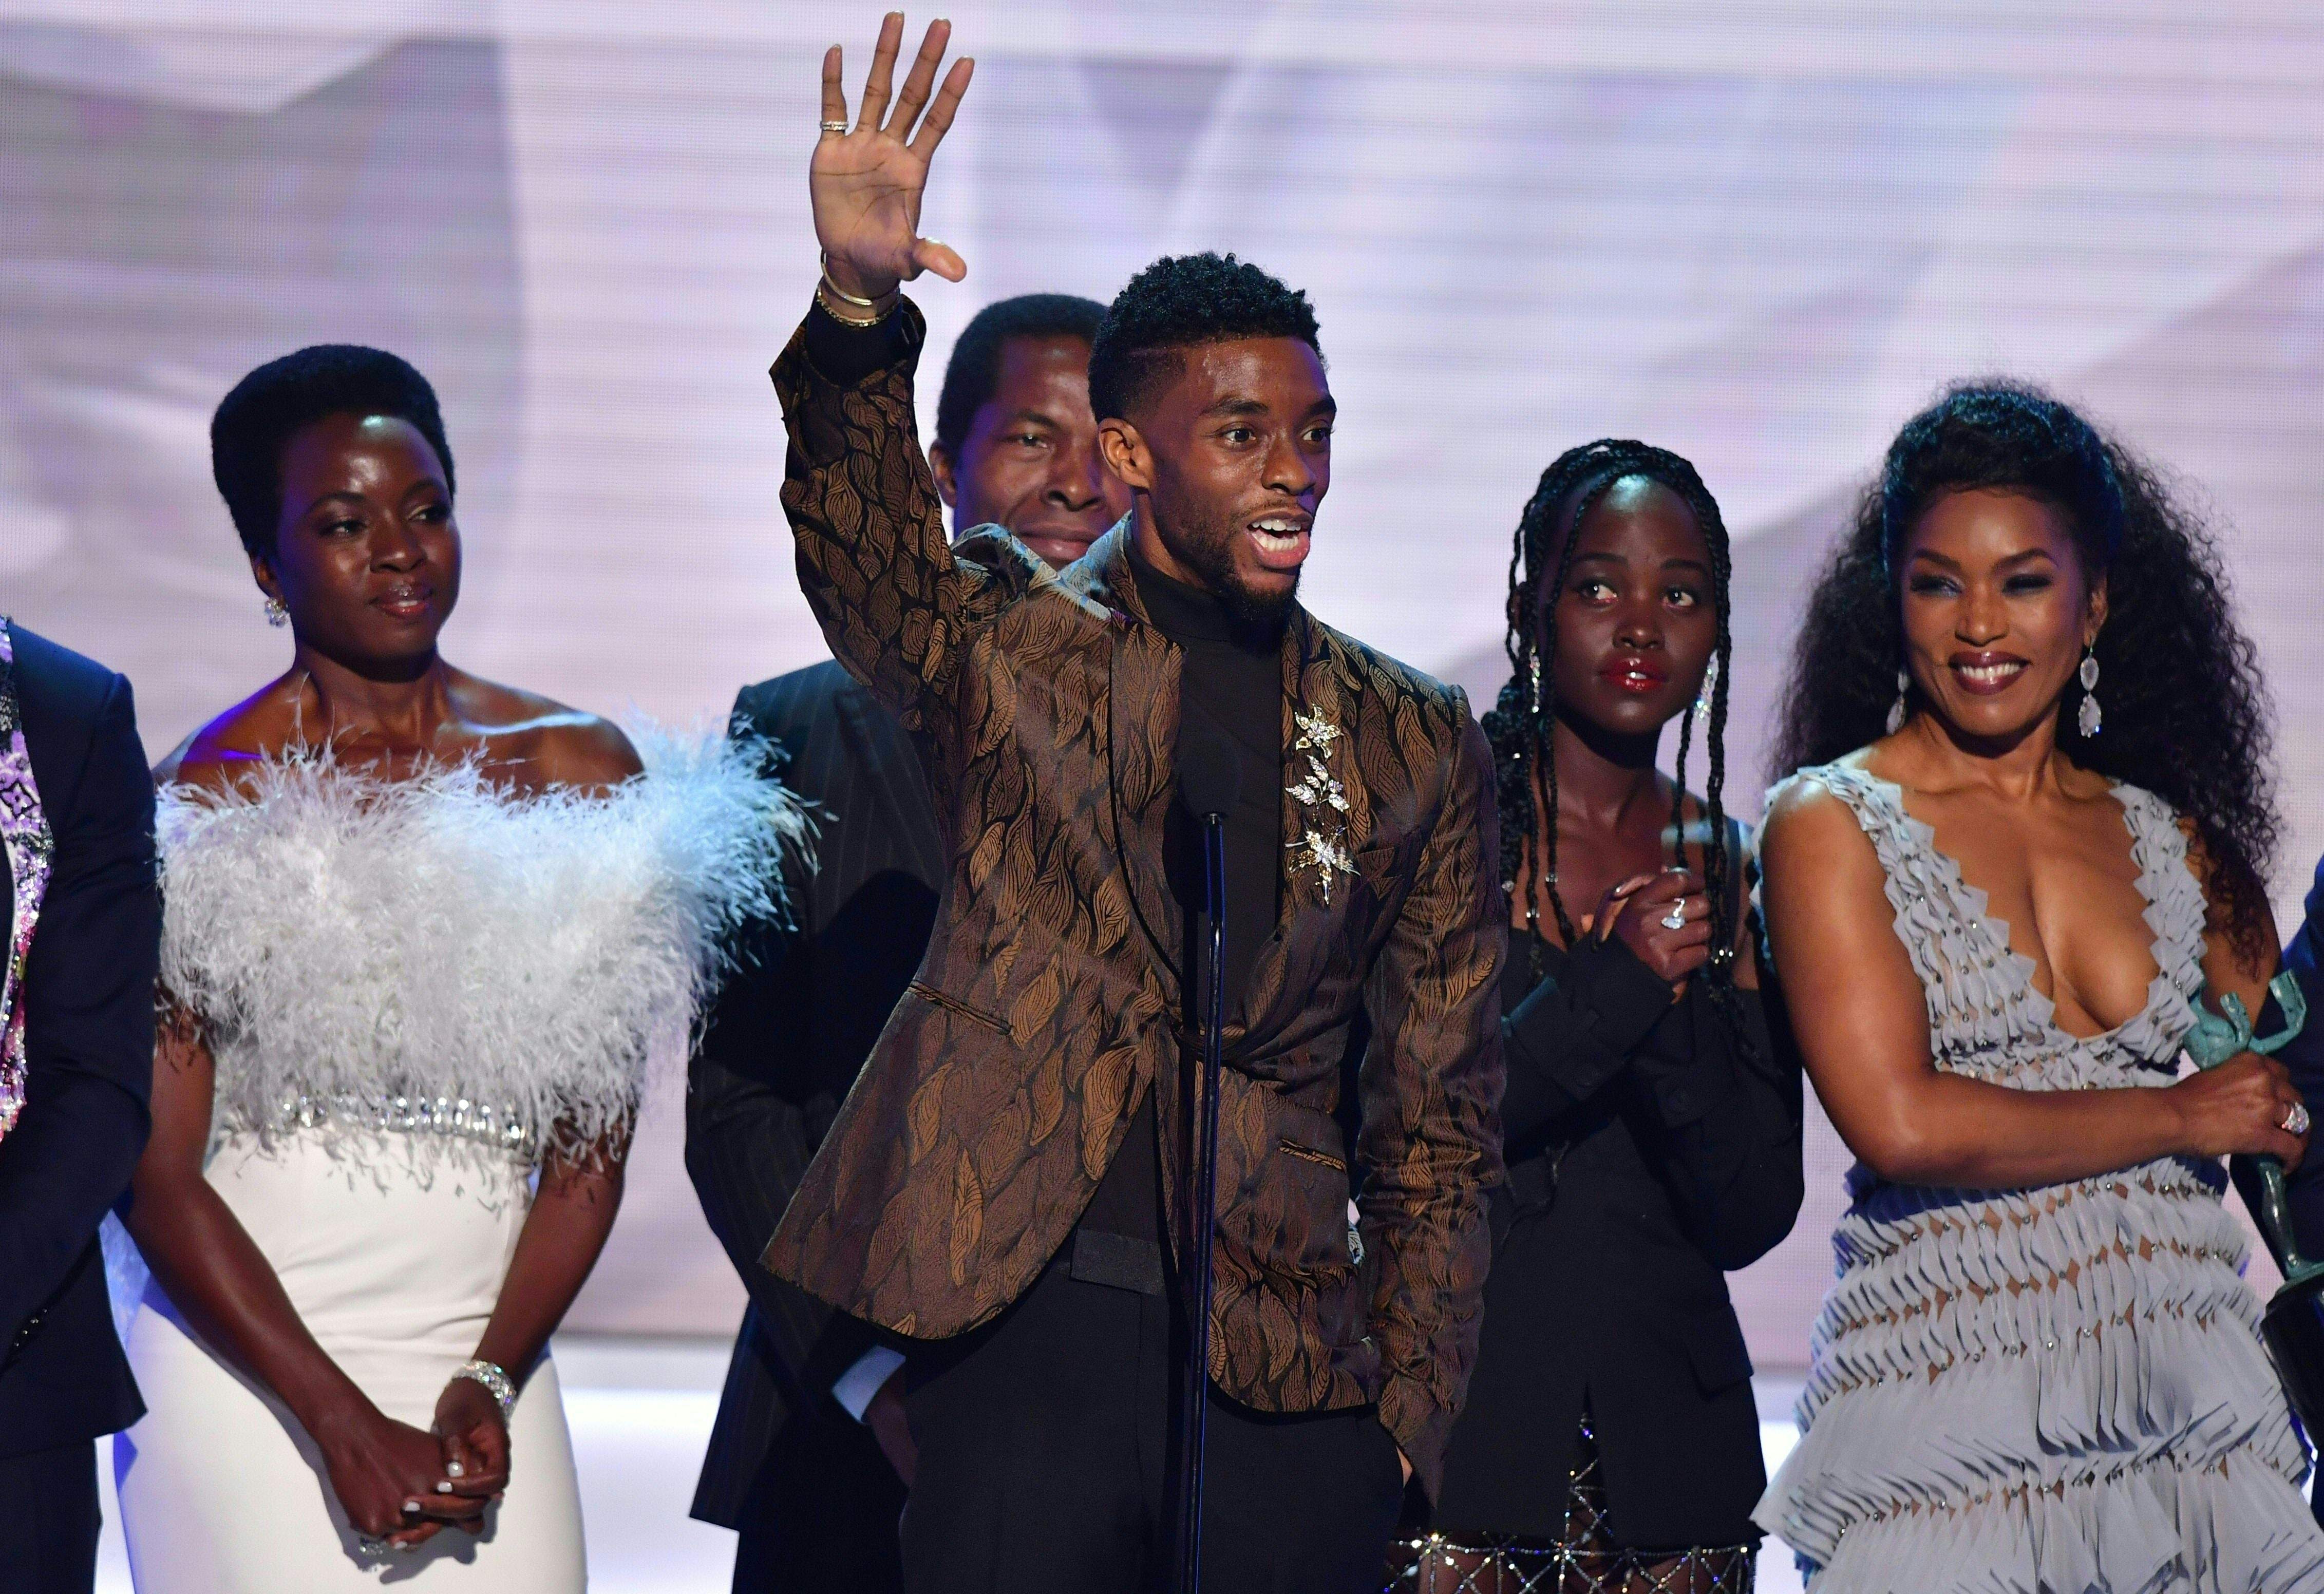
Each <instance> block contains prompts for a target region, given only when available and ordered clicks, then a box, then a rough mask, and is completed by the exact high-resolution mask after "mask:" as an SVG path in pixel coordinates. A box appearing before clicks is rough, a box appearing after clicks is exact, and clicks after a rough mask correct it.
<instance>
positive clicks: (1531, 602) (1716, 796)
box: [1484, 438, 1741, 1009]
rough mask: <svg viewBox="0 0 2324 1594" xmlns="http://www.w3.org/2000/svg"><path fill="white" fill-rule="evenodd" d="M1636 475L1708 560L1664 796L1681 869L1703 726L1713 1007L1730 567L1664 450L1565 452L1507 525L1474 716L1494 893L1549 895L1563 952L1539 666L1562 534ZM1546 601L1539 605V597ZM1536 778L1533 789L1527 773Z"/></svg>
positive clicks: (1545, 650) (1697, 496) (1694, 485)
mask: <svg viewBox="0 0 2324 1594" xmlns="http://www.w3.org/2000/svg"><path fill="white" fill-rule="evenodd" d="M1633 476H1636V477H1643V478H1645V479H1646V480H1647V481H1650V482H1655V483H1658V484H1661V485H1663V486H1665V487H1667V488H1669V489H1670V490H1671V491H1672V492H1673V493H1676V494H1678V496H1679V497H1680V499H1681V500H1683V502H1685V504H1686V506H1687V509H1688V511H1690V512H1691V513H1692V515H1693V516H1694V523H1695V525H1696V526H1697V527H1698V528H1699V529H1700V530H1701V532H1702V541H1703V546H1704V548H1706V549H1707V550H1708V551H1709V553H1710V555H1711V604H1712V608H1713V610H1714V612H1715V613H1716V615H1717V618H1718V626H1719V634H1718V642H1717V646H1716V649H1715V650H1714V651H1713V653H1712V655H1711V680H1710V681H1709V683H1708V685H1709V686H1710V688H1711V691H1710V710H1709V714H1708V715H1707V716H1698V715H1696V714H1692V713H1690V714H1681V715H1680V716H1679V733H1678V761H1677V765H1676V769H1675V773H1676V777H1677V779H1675V781H1674V783H1673V785H1672V788H1671V829H1672V834H1673V835H1674V837H1675V838H1676V840H1675V841H1674V853H1675V861H1676V862H1677V864H1678V866H1679V867H1682V868H1683V867H1684V866H1685V863H1686V845H1685V836H1686V823H1685V822H1686V760H1687V755H1688V751H1689V750H1690V748H1691V746H1692V742H1693V740H1694V722H1695V720H1696V719H1697V718H1698V717H1706V718H1707V719H1708V721H1709V723H1708V724H1706V725H1705V727H1704V731H1703V742H1704V743H1705V748H1706V751H1707V752H1708V754H1709V757H1710V762H1711V779H1710V780H1709V781H1708V783H1706V785H1705V786H1704V788H1703V807H1704V809H1705V811H1706V813H1707V815H1708V816H1709V819H1710V822H1711V833H1710V834H1709V835H1708V836H1706V837H1705V838H1704V840H1703V843H1702V862H1703V876H1704V884H1705V887H1706V889H1707V890H1708V893H1709V895H1710V898H1711V946H1712V948H1713V949H1714V950H1713V953H1712V957H1711V965H1710V967H1709V969H1708V970H1707V971H1706V972H1705V976H1704V978H1705V981H1706V983H1707V984H1708V985H1709V987H1710V989H1711V997H1712V1000H1714V1001H1715V1002H1717V1003H1719V1005H1720V1007H1721V1008H1722V1009H1733V1008H1734V1007H1735V1001H1734V969H1733V966H1732V964H1733V954H1734V945H1735V936H1736V925H1735V922H1734V913H1735V909H1734V901H1733V899H1734V897H1735V895H1736V893H1735V891H1734V889H1733V884H1732V878H1733V876H1734V875H1735V873H1736V871H1738V869H1739V868H1740V866H1741V860H1739V859H1738V858H1736V857H1735V856H1734V855H1733V851H1732V849H1730V848H1729V845H1728V841H1727V830H1728V825H1727V810H1726V806H1725V790H1726V785H1727V688H1728V682H1729V678H1730V677H1732V675H1733V673H1734V672H1733V670H1732V668H1731V665H1732V662H1733V654H1734V639H1733V637H1732V636H1731V634H1730V633H1729V608H1730V605H1729V593H1728V589H1729V569H1730V567H1729V557H1728V544H1727V522H1726V521H1725V520H1724V519H1723V518H1722V517H1721V516H1720V512H1719V502H1718V501H1717V500H1716V499H1714V498H1712V497H1711V490H1710V489H1709V488H1707V487H1705V486H1704V485H1703V484H1702V478H1701V476H1700V475H1697V474H1696V473H1695V468H1694V466H1693V465H1690V464H1688V463H1687V462H1686V461H1685V460H1683V459H1682V458H1680V457H1679V456H1677V455H1675V454H1673V453H1672V452H1670V451H1669V450H1668V449H1666V448H1656V447H1652V446H1650V445H1648V444H1646V443H1641V442H1637V441H1636V440H1634V439H1631V438H1600V440H1599V441H1597V442H1595V443H1589V444H1585V445H1583V446H1582V447H1579V448H1569V449H1568V450H1566V451H1565V452H1564V453H1563V454H1561V455H1559V456H1557V458H1556V460H1555V461H1554V462H1553V463H1552V464H1551V465H1550V467H1549V468H1548V469H1547V470H1545V471H1544V472H1543V473H1542V475H1541V483H1540V484H1539V485H1538V486H1536V487H1535V489H1534V493H1533V497H1532V498H1531V499H1529V500H1528V501H1526V507H1525V513H1524V514H1523V515H1521V516H1520V517H1519V518H1518V520H1517V536H1516V539H1515V544H1516V546H1515V547H1514V548H1513V549H1512V550H1511V552H1510V555H1509V606H1508V613H1509V628H1508V641H1507V650H1508V659H1509V670H1510V674H1509V681H1508V685H1507V686H1503V687H1502V688H1501V693H1500V697H1499V701H1498V703H1497V704H1496V705H1495V706H1494V707H1493V709H1492V711H1491V712H1490V713H1489V714H1486V715H1485V721H1484V723H1485V739H1486V740H1487V741H1488V742H1490V743H1491V744H1492V749H1493V775H1494V785H1495V788H1496V793H1497V797H1498V799H1499V807H1500V814H1501V880H1502V889H1504V890H1506V891H1508V892H1510V893H1511V894H1514V893H1515V892H1516V890H1517V884H1518V882H1519V881H1520V880H1532V881H1533V882H1535V889H1539V888H1540V887H1541V886H1542V885H1546V886H1547V887H1548V888H1549V901H1550V908H1551V909H1552V910H1553V911H1554V913H1555V914H1556V916H1557V929H1558V935H1559V938H1560V939H1561V940H1563V942H1564V944H1566V945H1568V946H1571V945H1572V944H1574V941H1575V935H1574V928H1573V920H1572V917H1571V916H1570V915H1569V914H1568V913H1567V911H1566V907H1565V898H1563V895H1562V894H1561V893H1560V892H1559V890H1558V884H1557V812H1558V809H1557V760H1556V759H1555V758H1554V756H1553V755H1552V752H1551V742H1550V726H1551V725H1552V724H1553V723H1554V722H1555V720H1556V718H1557V687H1556V679H1555V672H1554V670H1551V669H1549V668H1545V664H1544V661H1545V660H1548V659H1555V658H1556V656H1557V604H1556V603H1555V602H1554V598H1555V594H1559V593H1561V592H1563V591H1564V590H1565V583H1566V579H1567V577H1568V576H1570V575H1571V574H1572V567H1573V545H1574V543H1575V541H1576V540H1577V539H1575V538H1574V537H1573V536H1572V529H1574V528H1576V527H1579V526H1580V525H1581V524H1582V520H1583V518H1584V517H1585V516H1587V515H1588V514H1589V512H1590V511H1591V508H1592V507H1593V506H1594V505H1595V504H1596V503H1597V502H1598V501H1599V500H1600V499H1601V498H1603V497H1604V496H1605V495H1606V493H1608V492H1609V490H1610V489H1611V488H1612V487H1613V486H1614V484H1616V483H1618V482H1620V481H1623V480H1626V479H1628V478H1629V477H1633ZM1544 594H1548V595H1549V596H1550V598H1551V600H1552V601H1551V602H1549V603H1548V604H1544V602H1543V597H1544ZM1536 771H1538V773H1539V780H1538V782H1537V783H1536V780H1535V772H1536ZM1536 784H1538V788H1539V789H1540V792H1541V794H1542V797H1543V798H1544V799H1545V801H1546V802H1547V804H1548V813H1547V814H1546V815H1544V814H1543V813H1542V812H1541V811H1540V808H1539V807H1538V806H1537V805H1536V803H1535V795H1534V794H1535V788H1536ZM1540 958H1541V954H1540V948H1539V946H1538V944H1536V945H1535V947H1534V949H1533V959H1534V968H1533V977H1534V979H1535V981H1539V980H1540V978H1541V974H1542V970H1541V967H1540Z"/></svg>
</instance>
